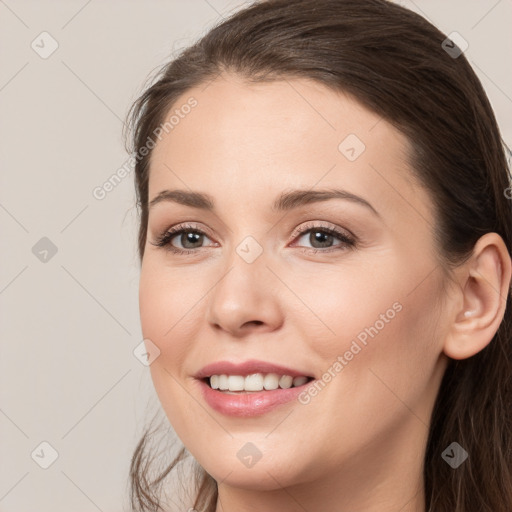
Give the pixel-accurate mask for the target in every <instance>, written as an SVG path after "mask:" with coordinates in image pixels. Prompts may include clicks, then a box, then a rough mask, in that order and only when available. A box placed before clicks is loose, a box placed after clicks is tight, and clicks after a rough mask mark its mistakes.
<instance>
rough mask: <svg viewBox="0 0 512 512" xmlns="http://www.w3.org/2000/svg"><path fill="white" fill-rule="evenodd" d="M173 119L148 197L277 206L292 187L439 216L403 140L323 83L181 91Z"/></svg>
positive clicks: (225, 81)
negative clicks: (171, 193)
mask: <svg viewBox="0 0 512 512" xmlns="http://www.w3.org/2000/svg"><path fill="white" fill-rule="evenodd" d="M189 104H194V105H195V106H194V107H192V108H189V107H187V106H186V105H189ZM171 116H173V118H172V121H173V122H172V128H171V129H169V130H168V133H164V134H163V136H162V138H161V140H160V141H158V142H157V144H156V147H155V148H154V150H153V154H152V157H151V171H150V179H149V199H150V200H151V198H153V197H154V196H155V195H157V194H158V193H159V192H160V191H161V190H163V189H168V188H180V189H183V188H189V189H192V190H194V191H201V192H207V193H209V194H211V195H214V196H216V197H218V198H219V199H218V202H219V203H225V204H229V205H231V206H232V205H235V204H239V207H241V206H242V204H241V203H243V201H242V199H243V198H244V197H245V198H246V199H249V198H250V201H251V203H252V204H254V203H255V202H256V201H258V202H260V204H267V203H268V207H269V208H270V205H271V203H272V202H273V199H274V196H275V195H276V194H277V193H279V192H281V191H282V190H283V189H286V188H312V187H315V186H319V187H322V188H325V187H337V188H339V187H340V186H342V187H343V188H345V189H347V190H349V191H351V192H354V193H358V194H361V195H365V197H367V198H369V200H370V201H372V203H375V204H378V205H380V207H381V208H382V209H384V210H388V211H394V212H397V213H405V212H406V211H407V210H408V209H411V208H415V209H417V211H419V212H420V215H421V216H425V215H426V216H429V215H430V214H431V212H430V202H429V198H428V196H427V194H426V193H425V191H423V190H418V189H419V186H418V183H417V182H416V181H415V180H414V178H413V175H412V173H411V170H410V168H409V165H408V162H407V154H408V150H409V145H408V141H407V139H406V138H405V136H403V135H402V134H401V133H400V132H399V131H398V130H396V129H395V128H394V127H393V126H392V125H391V124H389V123H388V122H387V121H385V120H384V119H382V118H381V117H380V116H379V115H378V114H376V113H374V112H372V111H370V110H368V109H367V108H365V107H364V106H362V105H361V104H360V103H359V102H357V101H356V100H355V99H353V98H352V97H351V96H349V95H347V94H345V93H342V92H337V91H336V92H335V91H332V90H331V89H328V88H327V87H325V86H323V85H321V84H318V83H317V82H313V81H311V80H305V79H286V80H279V81H275V82H268V83H258V84H249V83H247V82H245V81H244V80H242V79H241V78H239V77H236V76H233V75H223V76H221V77H219V78H217V79H216V80H214V81H213V82H210V83H207V84H203V85H202V86H200V87H197V88H194V89H191V90H189V91H187V92H186V93H185V94H183V95H182V96H181V97H180V98H178V100H177V101H176V102H175V103H174V105H173V106H172V108H171V109H170V111H169V113H168V114H167V116H166V120H169V119H170V117H171ZM404 198H407V199H406V200H404Z"/></svg>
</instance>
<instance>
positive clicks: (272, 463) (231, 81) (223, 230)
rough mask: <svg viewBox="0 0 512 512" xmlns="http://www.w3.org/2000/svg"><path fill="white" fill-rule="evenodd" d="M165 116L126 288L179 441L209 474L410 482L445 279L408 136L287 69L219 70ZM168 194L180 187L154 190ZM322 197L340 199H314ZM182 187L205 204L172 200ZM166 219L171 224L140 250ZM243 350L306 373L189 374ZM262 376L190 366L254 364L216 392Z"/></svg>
mask: <svg viewBox="0 0 512 512" xmlns="http://www.w3.org/2000/svg"><path fill="white" fill-rule="evenodd" d="M191 98H193V99H191ZM187 102H188V103H187ZM195 102H197V103H195ZM187 104H189V105H191V104H194V106H193V108H186V107H183V106H184V105H187ZM176 110H177V111H178V112H176ZM171 114H172V115H175V116H177V117H175V118H174V120H173V121H172V126H173V127H172V129H170V130H168V133H166V134H165V133H164V136H163V137H162V138H161V140H159V141H158V142H157V144H156V147H155V148H154V150H153V154H152V160H151V170H150V178H149V201H150V203H151V202H152V201H153V200H154V199H155V198H157V197H159V200H158V201H155V202H154V203H153V204H152V205H151V206H150V210H149V222H148V236H147V243H146V247H145V254H144V258H143V263H142V271H141V277H140V297H139V299H140V314H141V323H142V331H143V335H144V338H146V339H147V340H150V342H151V343H152V344H154V345H156V346H157V347H158V349H159V351H160V355H159V357H157V358H156V359H155V360H154V362H153V363H152V364H151V366H150V369H151V375H152V379H153V382H154V385H155V388H156V391H157V393H158V396H159V399H160V401H161V403H162V406H163V408H164V410H165V413H166V414H167V417H168V419H169V421H170V422H171V424H172V426H173V427H174V429H175V431H176V433H177V434H178V436H179V437H180V438H181V440H182V441H183V443H184V444H185V446H186V447H187V448H188V450H189V451H190V452H191V453H192V454H193V455H194V457H195V458H196V459H197V460H198V462H199V463H200V464H201V465H202V466H203V467H204V468H205V469H206V470H207V471H208V472H209V473H210V474H211V475H212V476H213V477H214V478H215V479H216V480H217V481H218V482H221V481H222V485H226V486H233V487H239V488H242V487H243V488H246V489H258V490H263V489H279V488H281V487H292V486H293V485H295V484H301V485H300V488H301V489H303V490H304V489H306V488H307V485H306V486H305V484H307V483H309V484H311V485H314V483H315V482H324V483H325V482H326V481H328V479H329V478H335V479H336V481H338V482H340V481H343V482H345V484H346V485H347V486H348V488H349V489H352V490H353V491H354V490H355V489H356V488H358V486H361V485H362V482H363V481H364V482H365V484H364V485H369V484H370V483H372V482H374V483H375V482H377V481H382V479H383V478H384V479H389V478H391V477H392V478H397V479H399V481H400V482H401V483H403V482H410V481H411V479H412V480H413V481H414V482H419V481H420V480H421V470H422V466H421V456H422V454H421V453H419V447H421V448H423V447H424V443H425V442H426V438H427V434H428V425H429V420H430V413H431V410H432V406H433V403H434V400H435V397H436V394H437V390H438V387H439V384H440V380H441V377H442V374H443V371H444V368H445V363H446V358H445V356H444V355H443V354H442V350H443V337H444V335H445V334H446V333H445V332H444V327H443V326H444V325H445V324H446V322H444V321H443V314H444V313H443V311H442V307H441V301H442V299H443V297H444V294H445V293H446V291H443V277H442V276H443V274H442V272H441V268H440V266H439V261H438V256H437V254H436V251H435V248H434V241H433V234H432V229H433V225H434V223H435V221H434V218H433V213H434V212H433V208H432V204H431V202H430V199H429V196H428V195H427V193H426V192H425V191H424V190H423V189H422V188H420V187H419V185H418V184H417V183H416V182H415V181H414V179H413V176H412V174H411V170H410V168H409V167H408V164H407V161H406V154H407V153H406V151H407V144H406V140H405V138H404V137H403V136H402V135H401V134H400V133H399V132H398V131H396V130H395V129H394V128H393V127H392V126H391V125H390V124H388V123H387V122H386V121H385V120H383V119H381V118H379V116H377V115H376V114H374V113H372V112H370V111H368V110H366V109H365V108H363V107H362V106H360V105H359V104H358V103H356V102H355V101H354V100H353V99H351V98H350V97H348V96H345V95H343V94H338V93H335V92H333V91H330V90H329V89H327V88H324V87H323V86H321V85H319V84H316V83H314V82H311V81H306V80H299V79H295V80H288V81H284V80H283V81H278V82H273V83H265V84H258V85H248V84H245V83H244V82H242V80H241V79H239V78H237V77H235V76H232V75H228V76H223V77H221V78H217V79H216V80H215V81H213V82H211V83H210V84H209V85H207V86H205V85H203V86H201V87H198V88H196V89H193V90H190V91H188V92H187V93H186V94H184V95H183V96H182V97H181V98H180V99H179V100H178V101H177V102H176V103H175V104H174V105H173V108H172V112H170V113H169V115H168V116H167V118H166V119H169V116H170V115H171ZM177 119H178V121H177ZM176 190H180V191H182V194H181V195H176V194H175V195H174V196H173V197H175V198H178V199H177V200H172V198H171V196H170V195H169V194H167V196H165V194H162V192H164V191H176ZM298 190H301V191H303V192H301V193H297V192H296V191H298ZM334 190H339V191H343V192H341V193H340V195H339V197H332V198H329V199H327V194H328V193H329V192H331V191H334ZM192 193H196V194H207V195H208V199H209V201H210V202H211V205H210V206H211V208H206V207H204V206H205V204H202V203H201V202H200V201H197V197H196V201H195V205H193V204H191V203H192V201H190V199H194V198H193V197H192V198H190V197H189V201H188V202H189V204H184V203H186V202H187V201H185V200H184V199H185V198H186V196H187V195H188V194H192ZM285 194H292V195H291V196H290V197H288V196H286V197H285V196H284V195H285ZM274 204H276V207H274ZM174 227H177V228H180V227H181V228H184V229H186V230H188V231H186V232H185V233H181V234H177V235H176V234H175V235H173V236H172V238H170V239H169V238H168V240H167V242H168V245H167V246H163V247H159V246H156V245H153V244H155V243H156V242H157V240H158V239H159V238H161V237H162V236H163V235H165V233H167V232H168V231H169V229H170V228H174ZM326 229H327V231H325V230H326ZM171 249H175V250H177V251H179V250H180V249H181V250H186V251H188V253H185V254H183V253H177V252H173V251H172V250H171ZM247 361H252V362H254V361H259V362H264V363H267V364H268V365H274V366H284V367H286V369H281V368H277V369H274V370H275V373H277V374H278V377H279V379H280V377H281V375H282V374H291V376H305V377H310V378H311V377H312V378H314V381H308V382H307V383H306V384H303V385H302V386H301V387H300V388H297V389H294V388H289V389H286V390H284V391H283V390H281V391H280V390H271V389H269V390H263V391H259V392H252V393H247V392H246V393H243V392H239V391H236V392H235V391H232V392H231V393H227V392H226V391H219V390H213V389H211V388H210V387H209V386H208V384H207V383H206V382H205V379H203V378H197V376H198V375H199V373H200V372H201V370H202V369H203V368H204V367H206V366H207V365H211V364H213V363H217V362H228V363H233V364H235V365H238V364H243V363H245V362H247ZM272 369H273V368H272V367H268V366H258V365H254V366H251V365H246V366H245V367H243V366H242V367H241V368H238V369H237V368H231V369H230V368H227V369H226V368H222V367H220V368H214V369H208V368H207V369H206V370H205V372H203V374H202V376H206V377H208V376H210V375H212V374H227V375H233V376H235V375H239V376H241V377H245V376H246V375H250V374H254V373H260V374H262V375H257V376H252V377H249V378H248V379H240V377H239V378H234V379H229V380H228V379H224V378H223V377H221V378H220V379H218V378H214V381H216V383H214V385H219V382H220V385H222V386H224V385H225V381H227V382H228V383H229V384H231V386H232V389H233V390H235V389H239V388H237V387H236V386H240V385H245V384H249V383H252V384H254V386H255V388H253V389H258V386H260V387H261V385H262V383H263V384H264V385H265V386H266V387H269V388H272V387H274V386H275V385H276V383H277V379H276V378H275V377H273V376H270V377H266V375H267V374H271V373H274V372H272ZM290 380H291V379H286V378H285V379H282V380H281V383H282V384H283V386H284V387H285V388H286V386H289V384H290ZM302 380H303V379H302ZM295 383H297V384H301V379H297V380H296V381H295ZM292 385H293V383H292ZM233 386H234V387H233ZM315 390H316V391H315ZM279 402H281V403H279ZM392 468H393V469H392ZM400 468H403V469H400ZM341 474H343V476H344V479H343V480H340V479H339V477H340V475H341ZM383 475H385V476H383ZM391 475H392V476H391ZM404 485H405V484H404ZM304 492H305V491H304Z"/></svg>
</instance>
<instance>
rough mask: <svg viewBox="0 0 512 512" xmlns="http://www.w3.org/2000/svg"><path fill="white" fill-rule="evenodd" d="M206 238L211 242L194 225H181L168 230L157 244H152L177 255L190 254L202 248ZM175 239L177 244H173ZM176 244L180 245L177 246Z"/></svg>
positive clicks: (159, 238) (158, 239)
mask: <svg viewBox="0 0 512 512" xmlns="http://www.w3.org/2000/svg"><path fill="white" fill-rule="evenodd" d="M205 238H206V239H208V240H209V238H208V237H207V236H206V233H204V231H202V230H200V229H198V228H197V227H195V226H193V225H183V224H181V225H179V226H175V227H173V228H171V229H169V230H167V231H166V232H165V233H164V234H163V235H161V236H159V237H158V238H157V240H156V242H154V243H153V242H151V243H152V245H156V246H157V247H165V249H167V250H169V251H171V252H174V253H177V254H190V253H193V252H197V249H201V248H202V244H203V242H204V239H205ZM174 239H176V242H174V243H173V240H174ZM175 243H178V244H180V245H178V246H176V245H175Z"/></svg>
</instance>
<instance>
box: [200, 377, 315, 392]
mask: <svg viewBox="0 0 512 512" xmlns="http://www.w3.org/2000/svg"><path fill="white" fill-rule="evenodd" d="M307 381H308V377H303V376H301V377H291V376H290V375H278V374H277V373H267V374H263V373H253V374H251V375H247V376H246V377H243V376H241V375H212V376H211V377H210V386H211V388H212V389H219V390H220V391H231V392H234V391H263V390H264V389H265V390H267V391H272V390H274V389H278V388H281V389H288V388H291V387H297V386H302V385H304V384H305V383H306V382H307Z"/></svg>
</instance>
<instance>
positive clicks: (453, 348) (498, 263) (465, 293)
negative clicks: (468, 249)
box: [444, 233, 512, 359]
mask: <svg viewBox="0 0 512 512" xmlns="http://www.w3.org/2000/svg"><path fill="white" fill-rule="evenodd" d="M511 267H512V263H511V258H510V254H509V253H508V250H507V247H506V245H505V242H504V241H503V239H502V238H501V236H499V235H498V234H497V233H486V234H485V235H483V236H482V237H481V238H480V239H479V240H478V242H477V243H476V244H475V247H474V248H473V253H472V255H471V257H470V258H469V260H468V261H466V262H465V263H464V264H462V266H461V267H460V268H458V269H457V271H456V274H457V275H458V279H457V280H458V283H459V285H460V294H459V295H458V299H460V300H457V305H456V307H455V308H454V313H453V320H452V325H451V327H450V329H449V333H448V335H447V337H446V339H445V343H444V353H445V354H446V355H447V356H448V357H451V358H452V359H466V358H468V357H471V356H473V355H475V354H477V353H478V352H480V351H481V350H482V349H484V348H485V347H486V346H487V345H488V344H489V343H490V342H491V340H492V339H493V337H494V335H495V334H496V331H497V330H498V327H499V325H500V324H501V321H502V320H503V316H504V314H505V307H506V302H507V296H508V295H509V293H510V278H511V272H512V270H511Z"/></svg>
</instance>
